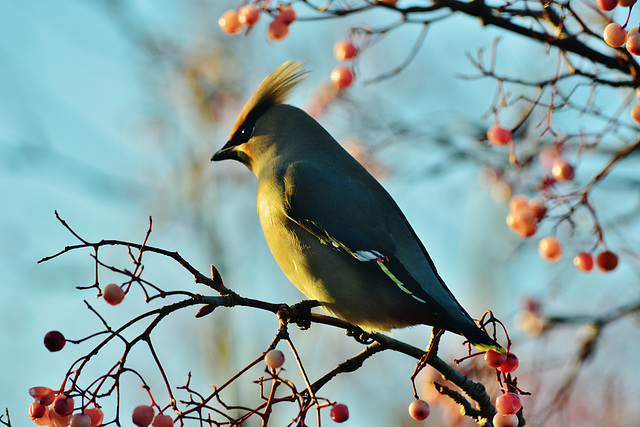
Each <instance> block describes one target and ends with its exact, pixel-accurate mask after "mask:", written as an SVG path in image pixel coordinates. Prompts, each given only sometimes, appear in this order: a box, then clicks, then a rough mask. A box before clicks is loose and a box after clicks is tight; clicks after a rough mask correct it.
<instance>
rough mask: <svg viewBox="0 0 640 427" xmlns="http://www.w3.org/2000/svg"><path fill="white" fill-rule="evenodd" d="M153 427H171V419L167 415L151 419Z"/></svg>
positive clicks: (159, 415)
mask: <svg viewBox="0 0 640 427" xmlns="http://www.w3.org/2000/svg"><path fill="white" fill-rule="evenodd" d="M153 427H173V418H171V417H170V416H169V415H164V414H158V415H156V417H155V418H154V419H153Z"/></svg>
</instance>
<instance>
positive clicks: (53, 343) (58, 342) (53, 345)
mask: <svg viewBox="0 0 640 427" xmlns="http://www.w3.org/2000/svg"><path fill="white" fill-rule="evenodd" d="M66 343H67V340H66V339H65V338H64V335H62V333H61V332H59V331H50V332H47V334H46V335H45V336H44V346H45V347H47V350H49V351H51V352H54V351H60V350H62V349H63V348H64V345H65V344H66Z"/></svg>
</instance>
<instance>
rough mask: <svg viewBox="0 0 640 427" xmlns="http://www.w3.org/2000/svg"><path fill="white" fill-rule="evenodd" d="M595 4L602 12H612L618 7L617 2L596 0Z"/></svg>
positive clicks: (613, 0)
mask: <svg viewBox="0 0 640 427" xmlns="http://www.w3.org/2000/svg"><path fill="white" fill-rule="evenodd" d="M596 4H597V5H598V7H599V8H600V9H602V10H605V11H609V10H613V9H614V8H615V7H616V6H617V5H618V0H596Z"/></svg>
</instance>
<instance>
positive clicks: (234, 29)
mask: <svg viewBox="0 0 640 427" xmlns="http://www.w3.org/2000/svg"><path fill="white" fill-rule="evenodd" d="M260 12H261V10H260V9H259V8H258V6H256V5H254V4H248V5H245V6H242V7H240V8H239V9H238V10H234V9H231V10H227V11H226V12H225V13H223V14H222V16H221V17H220V19H219V20H218V25H220V29H222V31H223V32H225V33H227V34H240V33H241V32H242V30H243V29H244V28H245V27H246V28H247V31H249V30H250V29H251V28H252V27H253V26H254V25H255V24H256V22H258V20H259V19H260ZM296 18H297V16H296V11H295V10H294V9H293V7H291V5H289V4H281V5H280V6H279V7H278V12H277V13H276V15H275V19H274V20H273V21H271V23H270V24H269V26H268V27H267V37H268V38H269V40H274V41H278V40H284V39H285V38H287V36H288V35H289V25H291V24H292V23H293V22H294V21H295V20H296Z"/></svg>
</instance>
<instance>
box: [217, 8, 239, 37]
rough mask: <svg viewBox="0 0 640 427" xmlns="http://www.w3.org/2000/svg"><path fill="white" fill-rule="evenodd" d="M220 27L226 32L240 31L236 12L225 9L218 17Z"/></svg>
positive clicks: (235, 32)
mask: <svg viewBox="0 0 640 427" xmlns="http://www.w3.org/2000/svg"><path fill="white" fill-rule="evenodd" d="M218 25H220V29H221V30H222V31H223V32H225V33H227V34H238V33H240V32H241V31H242V24H241V23H240V21H239V20H238V12H236V11H235V10H227V11H226V12H225V13H223V14H222V16H221V17H220V19H218Z"/></svg>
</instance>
